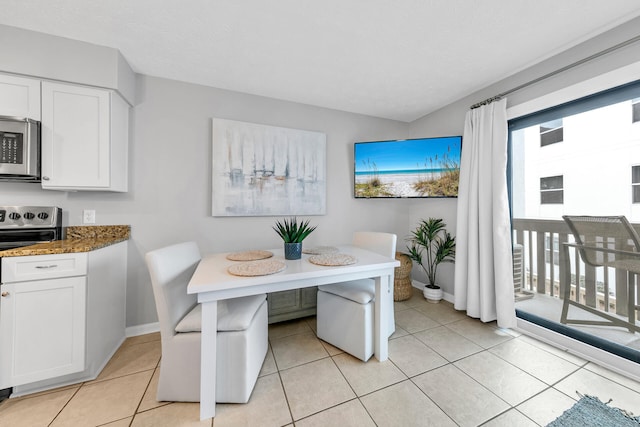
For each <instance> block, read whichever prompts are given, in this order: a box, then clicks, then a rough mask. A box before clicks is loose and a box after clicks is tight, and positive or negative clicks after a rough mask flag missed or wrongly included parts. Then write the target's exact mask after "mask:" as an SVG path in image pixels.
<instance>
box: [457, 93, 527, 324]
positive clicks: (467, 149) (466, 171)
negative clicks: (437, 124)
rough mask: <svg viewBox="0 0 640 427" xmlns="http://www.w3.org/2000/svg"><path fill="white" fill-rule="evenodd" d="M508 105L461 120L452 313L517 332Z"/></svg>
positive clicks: (493, 106) (494, 105)
mask: <svg viewBox="0 0 640 427" xmlns="http://www.w3.org/2000/svg"><path fill="white" fill-rule="evenodd" d="M506 105H507V100H506V99H501V100H499V101H494V102H492V103H490V104H488V105H484V106H482V107H479V108H475V109H472V110H470V111H469V112H468V113H467V116H466V118H465V125H464V136H463V140H462V158H461V162H460V188H459V193H458V221H457V227H456V263H455V308H456V309H458V310H466V311H467V315H469V316H471V317H475V318H479V319H480V320H482V321H483V322H490V321H493V320H497V321H498V326H500V327H503V328H511V327H515V326H516V315H515V305H514V290H513V264H512V252H511V223H510V218H509V199H508V194H507V111H506Z"/></svg>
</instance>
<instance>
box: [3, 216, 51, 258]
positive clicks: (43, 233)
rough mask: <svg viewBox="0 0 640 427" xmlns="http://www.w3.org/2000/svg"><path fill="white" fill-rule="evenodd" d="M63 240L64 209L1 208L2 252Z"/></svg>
mask: <svg viewBox="0 0 640 427" xmlns="http://www.w3.org/2000/svg"><path fill="white" fill-rule="evenodd" d="M61 238H62V209H60V208H58V207H55V206H0V250H6V249H13V248H19V247H22V246H29V245H34V244H36V243H42V242H50V241H53V240H59V239H61Z"/></svg>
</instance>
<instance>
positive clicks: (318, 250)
mask: <svg viewBox="0 0 640 427" xmlns="http://www.w3.org/2000/svg"><path fill="white" fill-rule="evenodd" d="M337 252H338V248H336V247H335V246H316V247H315V248H309V249H303V250H302V253H303V254H310V255H322V254H335V253H337Z"/></svg>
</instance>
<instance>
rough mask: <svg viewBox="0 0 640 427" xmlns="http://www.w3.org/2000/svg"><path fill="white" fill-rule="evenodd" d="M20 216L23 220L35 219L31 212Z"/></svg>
mask: <svg viewBox="0 0 640 427" xmlns="http://www.w3.org/2000/svg"><path fill="white" fill-rule="evenodd" d="M22 216H23V217H24V219H33V218H35V217H36V216H35V215H34V214H33V213H32V212H25V213H24V215H22Z"/></svg>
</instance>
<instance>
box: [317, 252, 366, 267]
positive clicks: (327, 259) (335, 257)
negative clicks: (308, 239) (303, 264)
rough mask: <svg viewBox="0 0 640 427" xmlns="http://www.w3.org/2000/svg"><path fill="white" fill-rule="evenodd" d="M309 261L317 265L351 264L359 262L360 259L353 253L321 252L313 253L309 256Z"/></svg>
mask: <svg viewBox="0 0 640 427" xmlns="http://www.w3.org/2000/svg"><path fill="white" fill-rule="evenodd" d="M309 262H311V263H313V264H317V265H326V266H337V265H349V264H355V263H356V262H358V259H357V258H356V257H354V256H353V255H347V254H340V253H338V254H321V255H313V256H311V257H309Z"/></svg>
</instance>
